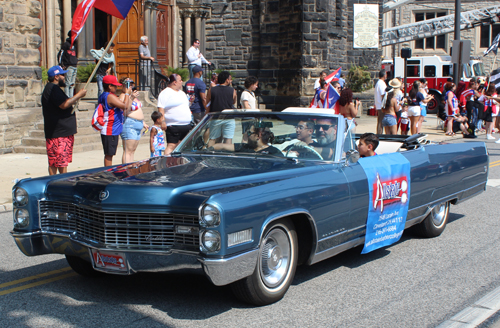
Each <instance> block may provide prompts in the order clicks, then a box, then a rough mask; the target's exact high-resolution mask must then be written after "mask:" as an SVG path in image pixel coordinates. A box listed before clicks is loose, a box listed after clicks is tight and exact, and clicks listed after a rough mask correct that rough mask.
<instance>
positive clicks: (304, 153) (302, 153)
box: [285, 144, 323, 160]
mask: <svg viewBox="0 0 500 328" xmlns="http://www.w3.org/2000/svg"><path fill="white" fill-rule="evenodd" d="M291 151H296V152H297V153H299V156H297V157H299V158H300V157H302V158H317V159H319V160H323V156H321V155H320V153H318V152H317V151H316V150H315V149H314V148H313V147H311V146H306V145H301V144H296V145H293V146H292V147H290V149H288V151H287V152H286V155H285V156H286V157H289V156H288V154H289V153H290V152H291ZM290 157H294V156H290Z"/></svg>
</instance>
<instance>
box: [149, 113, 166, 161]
mask: <svg viewBox="0 0 500 328" xmlns="http://www.w3.org/2000/svg"><path fill="white" fill-rule="evenodd" d="M151 119H152V120H153V122H154V125H153V126H151V134H150V139H149V148H150V150H151V157H156V156H162V155H163V152H164V151H165V131H163V129H162V128H161V125H162V122H163V120H164V117H163V115H162V113H160V112H158V111H154V112H153V114H151Z"/></svg>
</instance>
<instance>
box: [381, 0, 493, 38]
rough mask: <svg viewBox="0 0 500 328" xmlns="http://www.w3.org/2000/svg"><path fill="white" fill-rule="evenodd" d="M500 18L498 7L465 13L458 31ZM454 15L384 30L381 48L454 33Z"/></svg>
mask: <svg viewBox="0 0 500 328" xmlns="http://www.w3.org/2000/svg"><path fill="white" fill-rule="evenodd" d="M499 16H500V5H496V6H489V7H485V8H480V9H474V10H470V11H465V12H463V13H461V15H460V29H461V30H466V29H469V28H472V27H474V26H477V25H480V24H491V23H493V22H497V21H498V20H499ZM454 30H455V14H451V15H447V16H442V17H438V18H433V19H428V20H424V21H421V22H417V23H411V24H406V25H401V26H396V27H391V28H388V29H384V30H383V31H382V42H381V45H382V47H384V46H389V45H391V44H396V43H402V42H408V41H413V40H417V39H423V38H428V37H431V36H436V35H441V34H446V33H450V32H454Z"/></svg>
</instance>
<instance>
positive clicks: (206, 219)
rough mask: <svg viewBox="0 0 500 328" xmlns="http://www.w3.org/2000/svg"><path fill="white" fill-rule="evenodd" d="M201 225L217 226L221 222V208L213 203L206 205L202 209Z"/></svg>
mask: <svg viewBox="0 0 500 328" xmlns="http://www.w3.org/2000/svg"><path fill="white" fill-rule="evenodd" d="M200 212H201V213H200V225H201V226H202V227H216V226H218V225H219V223H220V213H219V210H218V209H217V208H216V207H215V206H212V205H209V204H207V205H205V206H203V208H202V209H201V211H200Z"/></svg>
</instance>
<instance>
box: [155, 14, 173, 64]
mask: <svg viewBox="0 0 500 328" xmlns="http://www.w3.org/2000/svg"><path fill="white" fill-rule="evenodd" d="M171 22H172V7H171V6H166V5H158V8H157V11H156V60H157V61H158V64H159V65H160V66H161V67H164V66H167V65H169V66H172V59H171V58H172V56H171V52H172V49H173V47H172V44H171V43H172V42H171V39H172V34H171V29H170V26H172V24H171Z"/></svg>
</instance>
